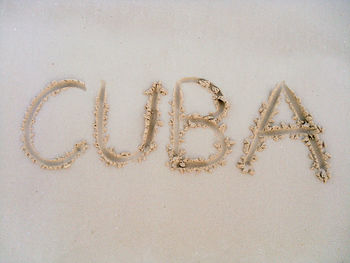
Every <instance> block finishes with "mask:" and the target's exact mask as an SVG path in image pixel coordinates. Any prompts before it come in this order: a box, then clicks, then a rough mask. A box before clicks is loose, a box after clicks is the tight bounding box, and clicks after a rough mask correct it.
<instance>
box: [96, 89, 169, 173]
mask: <svg viewBox="0 0 350 263" xmlns="http://www.w3.org/2000/svg"><path fill="white" fill-rule="evenodd" d="M166 94H167V91H166V90H165V89H163V87H162V84H161V83H160V82H156V83H153V85H152V87H151V88H150V89H148V90H146V91H145V95H147V96H148V101H147V103H146V106H145V114H144V117H145V128H144V133H143V138H142V143H141V145H140V146H139V147H138V149H137V151H136V152H134V153H130V152H122V153H117V152H116V151H115V149H114V148H110V147H107V146H106V145H107V142H108V137H109V136H108V135H106V133H107V119H108V118H107V117H108V110H109V105H108V104H107V95H106V88H105V83H104V82H102V87H101V89H100V92H99V95H98V97H97V99H96V107H95V122H94V137H95V146H96V148H97V150H98V153H99V155H100V156H101V160H102V161H104V162H105V163H106V164H107V165H113V166H116V167H118V168H120V167H123V166H124V165H126V164H127V163H128V161H131V160H138V161H143V160H145V159H146V155H147V154H149V153H150V152H151V151H153V150H154V149H155V148H156V143H155V141H154V137H155V134H156V132H157V126H161V125H162V123H161V121H160V119H159V118H160V112H159V109H158V103H159V100H160V95H166Z"/></svg>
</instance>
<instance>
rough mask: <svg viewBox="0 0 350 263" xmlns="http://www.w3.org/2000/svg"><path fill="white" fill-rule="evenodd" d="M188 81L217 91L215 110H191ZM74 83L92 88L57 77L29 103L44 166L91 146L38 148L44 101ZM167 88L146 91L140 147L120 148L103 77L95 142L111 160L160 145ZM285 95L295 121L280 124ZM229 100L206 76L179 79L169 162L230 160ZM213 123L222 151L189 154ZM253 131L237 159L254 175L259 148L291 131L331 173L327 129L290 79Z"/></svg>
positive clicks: (185, 166) (211, 164)
mask: <svg viewBox="0 0 350 263" xmlns="http://www.w3.org/2000/svg"><path fill="white" fill-rule="evenodd" d="M183 83H195V84H198V86H200V87H202V88H204V89H205V90H206V91H208V92H209V93H210V94H211V95H212V100H213V103H214V105H215V107H216V111H215V112H211V113H208V114H207V115H204V116H202V115H199V114H187V113H186V111H185V109H184V106H183V99H184V96H183V93H182V84H183ZM69 88H79V89H81V90H86V88H85V84H84V83H83V82H82V81H79V80H72V79H68V80H61V81H53V82H52V83H50V84H49V85H48V86H47V87H46V88H45V89H44V90H43V91H41V92H40V93H39V95H37V97H35V98H34V99H33V101H32V102H31V104H30V106H29V107H28V109H27V111H26V113H25V117H24V120H23V124H22V131H23V138H22V140H23V147H22V149H23V151H24V152H25V154H26V156H27V157H28V158H30V159H31V160H32V161H33V162H34V163H37V164H39V165H40V167H41V168H44V169H63V168H68V167H70V166H71V165H72V164H73V162H74V161H75V160H76V159H77V158H78V157H79V155H80V154H82V153H83V152H85V151H86V149H87V147H88V143H87V142H86V141H85V140H82V141H80V142H78V143H76V144H75V145H74V147H73V149H72V150H71V151H70V152H67V153H64V154H63V155H61V156H59V157H57V158H44V157H42V156H41V155H40V153H39V152H38V151H37V150H36V149H35V146H34V131H33V125H34V123H35V118H36V116H37V114H38V113H39V111H40V109H41V107H42V106H43V104H44V103H45V102H46V101H47V100H48V98H49V96H50V95H57V94H58V93H60V92H61V91H63V90H66V89H69ZM166 94H167V91H166V90H165V89H164V88H163V87H162V84H161V83H160V82H155V83H153V85H152V86H151V87H150V88H149V89H148V90H146V91H145V95H146V96H147V97H148V99H147V103H146V105H145V113H144V119H145V121H144V132H143V136H142V140H141V143H140V145H139V146H138V147H137V149H136V150H135V151H134V152H117V151H116V150H115V149H114V148H113V147H110V146H108V137H109V136H108V134H107V122H108V110H109V105H108V103H107V94H106V87H105V83H104V82H102V87H101V88H100V91H99V94H98V96H97V98H96V105H95V112H94V114H95V120H94V123H93V126H94V139H95V147H96V149H97V151H98V153H99V155H100V157H101V160H102V161H103V162H104V163H105V164H106V165H112V166H115V167H118V168H119V167H123V166H125V165H126V164H127V163H128V162H129V161H143V160H145V158H146V156H147V155H148V154H150V153H151V152H152V151H154V150H155V149H156V143H155V136H156V132H157V128H158V127H159V126H161V125H162V123H161V121H160V112H159V109H158V104H159V100H160V99H161V97H162V96H164V95H166ZM282 96H283V97H284V99H285V101H286V103H287V104H288V106H289V108H290V109H291V111H292V112H293V121H294V122H293V123H288V124H286V123H284V122H281V123H278V124H275V122H274V120H273V117H274V116H275V115H276V114H277V113H278V112H277V109H276V108H277V106H278V104H279V102H280V100H281V97H282ZM229 107H230V106H229V103H228V101H227V100H226V99H225V97H224V95H223V93H222V91H221V90H220V89H219V88H218V87H217V86H216V85H214V84H213V83H212V82H210V81H208V80H206V79H203V78H195V77H189V78H183V79H181V80H179V81H178V82H177V83H176V85H175V88H174V93H173V99H172V101H171V112H170V116H171V118H170V122H169V125H170V143H169V145H168V146H167V148H166V150H167V152H168V156H169V161H168V165H169V167H170V168H171V169H173V170H177V171H179V172H181V173H186V172H193V171H197V172H198V171H212V170H213V169H215V168H216V167H217V166H218V165H224V164H225V163H226V157H227V155H228V154H229V153H231V151H232V146H233V145H234V142H233V141H232V140H231V139H230V138H229V137H227V136H225V130H226V125H225V123H224V122H223V120H224V118H225V117H226V115H227V113H228V110H229ZM196 128H208V129H212V130H213V131H214V132H215V136H216V141H215V144H214V146H215V149H216V152H215V153H213V154H211V155H210V156H208V157H207V158H189V157H187V156H186V151H185V149H183V148H182V147H181V144H182V143H183V142H184V138H183V137H184V135H185V134H186V132H187V131H188V130H190V129H196ZM249 129H250V131H251V135H250V136H249V137H248V138H247V139H245V140H244V142H243V155H242V156H241V157H240V159H239V160H238V162H237V167H238V168H239V169H240V171H241V172H242V173H247V174H251V175H253V174H254V169H253V162H254V161H256V159H257V157H256V152H257V151H258V152H260V151H263V150H264V149H265V148H266V139H267V138H272V139H274V140H275V141H278V140H279V139H281V138H283V137H284V136H286V135H288V136H289V137H290V138H291V139H299V140H301V141H302V142H303V143H304V144H305V145H306V146H307V148H308V149H309V158H310V159H311V161H312V164H311V169H312V170H314V171H315V175H316V176H317V178H319V179H320V180H321V181H322V182H327V180H328V179H329V178H330V173H329V164H328V162H327V160H328V159H329V158H330V154H329V153H327V152H326V151H325V147H326V146H325V143H324V142H323V141H322V140H321V139H320V137H319V136H320V134H321V133H322V132H323V129H322V128H321V127H320V126H318V125H316V124H315V123H314V122H313V119H312V116H311V114H310V113H308V112H307V111H306V109H305V108H304V107H303V105H302V104H301V101H300V99H299V98H298V97H297V96H296V95H295V93H294V92H293V91H292V90H291V89H290V88H288V87H287V85H286V84H285V83H284V82H281V83H279V84H277V85H276V87H275V88H274V89H273V90H272V92H271V94H270V96H269V98H268V100H267V102H265V103H263V104H262V105H261V107H260V109H259V116H258V117H257V118H256V119H254V124H253V125H252V126H250V128H249Z"/></svg>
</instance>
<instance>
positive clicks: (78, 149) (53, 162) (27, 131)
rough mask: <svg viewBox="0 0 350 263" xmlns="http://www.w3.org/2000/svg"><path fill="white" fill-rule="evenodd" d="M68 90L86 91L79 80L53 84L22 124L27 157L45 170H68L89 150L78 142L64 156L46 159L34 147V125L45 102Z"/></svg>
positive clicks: (43, 93)
mask: <svg viewBox="0 0 350 263" xmlns="http://www.w3.org/2000/svg"><path fill="white" fill-rule="evenodd" d="M68 88H79V89H82V90H86V88H85V84H84V83H83V82H81V81H78V80H61V81H58V82H56V81H53V82H51V83H50V84H49V85H48V86H47V87H46V88H45V89H44V90H43V91H42V92H41V93H40V94H39V95H38V96H37V97H35V98H34V99H33V101H32V102H31V104H30V106H29V108H28V110H27V112H26V114H25V117H24V120H23V124H22V131H23V137H22V140H23V147H22V149H23V151H24V152H25V154H26V156H27V157H28V158H30V159H31V160H32V161H33V162H34V163H38V164H39V165H40V166H41V168H44V169H62V168H68V167H70V166H71V165H72V163H73V162H74V161H75V160H76V159H77V158H78V157H79V155H80V154H81V153H83V152H84V151H85V150H86V149H87V142H86V141H85V140H83V141H80V142H78V143H77V144H75V145H74V148H73V149H72V150H71V151H70V152H67V153H65V154H63V155H62V156H59V157H57V158H53V159H45V158H43V157H41V156H40V154H39V153H38V152H37V150H36V149H35V146H34V132H33V125H34V123H35V118H36V116H37V115H38V113H39V111H40V109H41V107H42V106H43V104H44V102H46V101H47V100H48V98H49V96H50V95H52V96H55V95H57V94H58V93H60V92H61V91H63V90H66V89H68Z"/></svg>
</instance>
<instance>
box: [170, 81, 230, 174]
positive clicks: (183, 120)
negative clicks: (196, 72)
mask: <svg viewBox="0 0 350 263" xmlns="http://www.w3.org/2000/svg"><path fill="white" fill-rule="evenodd" d="M188 82H194V83H197V84H199V85H200V86H201V87H203V88H205V89H206V90H207V91H209V92H210V93H211V94H212V95H213V100H214V104H215V107H216V109H217V110H216V112H213V113H209V114H208V115H206V116H201V115H199V114H190V115H186V114H185V110H184V107H183V94H182V90H181V84H182V83H188ZM171 105H172V111H171V112H170V113H169V114H170V116H171V119H170V123H169V124H170V127H171V135H170V145H168V147H167V152H168V156H169V163H168V164H169V166H170V168H171V169H173V170H174V169H176V170H178V171H180V172H182V173H183V172H191V171H202V170H205V171H211V170H212V169H214V168H215V167H217V166H218V165H224V164H225V157H226V155H228V154H229V153H230V152H231V148H232V146H233V144H234V142H233V141H232V140H231V139H230V138H228V137H225V136H224V132H225V130H226V125H225V124H221V123H220V122H221V120H222V119H223V118H224V117H225V116H226V114H227V111H228V109H229V103H228V102H227V100H226V99H225V98H224V97H223V95H222V93H221V91H220V89H219V88H218V87H216V86H215V85H214V84H212V83H211V82H209V81H208V80H205V79H201V78H183V79H181V80H180V81H178V82H177V83H176V86H175V89H174V96H173V101H172V102H171ZM181 124H182V125H181ZM181 126H182V127H181ZM199 127H201V128H210V129H212V130H214V132H215V134H216V136H217V139H218V140H217V142H215V143H214V147H215V148H216V149H217V153H216V154H212V155H210V156H209V158H207V159H203V158H187V157H186V156H185V154H186V152H185V150H184V149H182V148H180V144H181V143H182V142H184V140H183V137H184V135H185V133H186V132H187V131H188V130H189V129H192V128H199Z"/></svg>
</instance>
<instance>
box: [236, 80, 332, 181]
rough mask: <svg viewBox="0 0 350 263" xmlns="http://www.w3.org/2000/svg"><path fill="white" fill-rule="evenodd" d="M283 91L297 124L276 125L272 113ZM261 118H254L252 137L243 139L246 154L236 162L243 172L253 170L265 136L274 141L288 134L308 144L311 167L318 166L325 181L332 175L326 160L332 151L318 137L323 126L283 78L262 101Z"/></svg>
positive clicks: (274, 113) (315, 168) (316, 168)
mask: <svg viewBox="0 0 350 263" xmlns="http://www.w3.org/2000/svg"><path fill="white" fill-rule="evenodd" d="M282 93H284V97H285V100H286V102H287V104H288V105H289V108H290V109H291V110H292V112H293V113H294V116H293V119H294V121H295V124H284V123H280V124H279V125H277V126H276V125H273V123H274V120H273V117H274V116H275V115H276V114H277V113H278V112H277V111H276V110H275V108H276V106H277V104H278V103H279V100H280V97H281V94H282ZM259 113H260V118H257V119H255V120H254V123H255V125H253V126H251V127H250V130H251V132H252V135H251V136H250V137H249V139H250V141H249V140H247V139H246V140H244V142H243V153H244V155H243V156H242V157H241V158H240V160H239V161H238V163H237V167H238V168H239V169H240V170H241V171H242V172H243V173H249V174H251V175H253V174H254V169H253V167H252V162H253V161H255V160H256V155H255V152H256V151H263V150H264V149H265V148H266V145H265V140H266V138H267V137H272V138H273V139H274V140H275V141H278V140H279V139H281V138H282V136H283V135H286V134H288V135H289V137H290V138H292V139H300V140H301V141H302V142H304V144H305V145H306V146H307V147H308V149H309V151H310V153H309V158H310V159H311V160H312V161H313V163H312V166H311V169H313V170H315V175H316V176H317V177H318V178H319V179H320V180H321V181H323V182H324V183H325V182H327V180H328V179H329V178H330V173H329V171H328V168H329V165H328V163H327V160H328V159H329V158H330V154H329V153H327V152H325V143H324V142H322V141H321V140H320V138H319V134H320V133H322V131H323V129H322V128H321V127H319V126H317V125H316V124H315V123H314V122H313V119H312V117H311V115H310V114H309V113H308V112H307V111H306V110H305V109H304V107H303V106H302V104H301V101H300V99H299V98H298V97H296V95H295V93H294V92H293V91H292V90H291V89H289V88H288V87H287V86H286V85H285V83H284V82H282V83H280V84H278V85H277V86H276V88H275V89H274V90H273V91H272V92H271V95H270V97H269V100H268V103H267V104H265V103H263V104H262V106H261V108H260V109H259Z"/></svg>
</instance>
